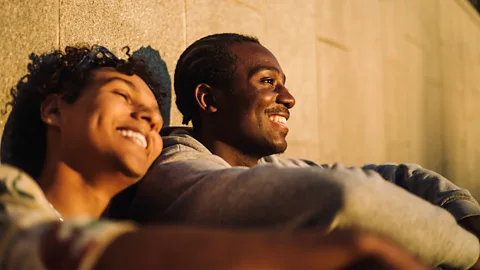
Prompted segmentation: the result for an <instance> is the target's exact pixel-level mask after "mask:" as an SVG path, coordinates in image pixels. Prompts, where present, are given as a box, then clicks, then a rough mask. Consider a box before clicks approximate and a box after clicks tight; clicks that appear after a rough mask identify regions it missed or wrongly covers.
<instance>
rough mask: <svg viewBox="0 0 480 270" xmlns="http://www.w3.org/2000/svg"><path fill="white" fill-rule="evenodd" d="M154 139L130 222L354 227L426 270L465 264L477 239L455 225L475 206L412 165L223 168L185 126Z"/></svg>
mask: <svg viewBox="0 0 480 270" xmlns="http://www.w3.org/2000/svg"><path fill="white" fill-rule="evenodd" d="M163 140H164V150H163V152H162V154H161V156H160V157H159V158H158V159H157V160H156V162H155V163H154V165H153V166H152V167H151V169H150V171H149V172H148V173H147V176H146V177H145V178H144V179H143V180H142V181H141V182H140V184H139V186H138V190H137V195H136V197H135V199H134V201H133V203H132V205H131V209H130V218H133V219H134V220H136V221H138V222H140V223H151V222H155V223H169V224H190V225H200V226H222V227H236V228H238V227H240V228H278V229H286V230H292V229H311V228H316V229H320V230H324V231H326V232H328V231H332V230H334V229H338V228H347V229H360V230H365V231H371V232H374V233H376V234H379V235H381V236H383V237H386V238H388V239H390V240H392V241H393V242H395V243H396V244H398V245H399V246H400V247H402V248H404V249H405V250H408V251H409V252H411V253H412V254H413V255H415V256H418V258H420V259H421V260H422V261H423V262H425V263H426V264H428V265H431V266H438V265H447V266H449V267H453V268H459V269H465V268H468V267H470V266H472V265H473V264H474V263H475V262H476V261H477V259H478V256H479V253H480V246H479V241H478V239H477V238H476V237H475V236H474V235H472V234H471V233H469V232H467V231H466V230H464V229H462V228H461V227H460V226H459V225H457V222H456V220H460V219H462V218H465V217H468V216H473V215H480V208H479V206H478V203H477V202H476V201H475V199H473V198H472V196H471V195H470V193H469V192H468V191H467V190H464V189H461V188H459V187H457V186H456V185H454V184H453V183H451V182H450V181H448V180H447V179H445V178H444V177H442V176H440V175H438V174H436V173H434V172H432V171H428V170H425V169H423V168H421V167H419V166H414V165H408V166H407V165H399V166H397V165H380V166H376V165H367V166H364V167H362V168H345V167H343V166H341V165H335V166H319V165H317V164H315V163H313V162H308V161H304V160H299V159H284V158H278V157H276V156H269V157H266V158H264V159H262V160H261V161H260V162H259V165H257V166H254V167H252V168H247V167H232V166H230V165H229V164H228V163H227V162H226V161H225V160H223V159H222V158H221V157H219V156H216V155H213V154H212V153H211V152H210V151H209V150H208V149H207V148H206V147H205V146H203V145H202V144H201V143H200V142H199V141H197V140H196V139H195V138H193V137H192V136H191V135H190V134H189V130H188V129H185V128H178V129H174V130H173V132H172V133H170V134H169V135H168V136H164V137H163ZM385 180H387V181H385ZM392 183H393V184H392ZM398 186H401V187H402V188H399V187H398ZM415 195H416V196H415Z"/></svg>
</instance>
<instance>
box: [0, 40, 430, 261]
mask: <svg viewBox="0 0 480 270" xmlns="http://www.w3.org/2000/svg"><path fill="white" fill-rule="evenodd" d="M31 58H32V63H31V64H29V66H28V71H29V73H28V74H27V75H26V76H25V77H23V78H22V79H21V80H20V81H19V83H18V85H17V87H16V88H14V89H13V90H12V97H13V100H12V102H11V105H12V112H11V114H10V116H9V120H8V123H7V125H6V128H5V132H4V135H3V138H2V149H1V150H2V152H1V153H2V162H3V163H9V164H12V165H15V166H17V167H19V168H21V169H22V170H24V171H25V172H27V173H28V175H27V174H25V173H23V172H21V171H19V170H18V169H15V168H13V167H10V166H7V165H1V166H0V228H1V229H0V268H1V269H92V268H94V267H95V268H97V269H252V268H256V269H298V268H300V269H338V268H343V267H354V266H358V265H365V264H367V265H369V266H382V267H386V268H392V267H393V268H405V267H411V268H417V269H423V267H422V265H420V264H419V263H417V262H416V261H415V260H414V259H412V258H411V257H410V256H409V255H407V254H404V253H403V252H402V251H401V250H399V249H398V248H396V247H395V246H393V245H391V244H389V243H388V242H386V241H384V240H382V239H379V238H378V237H376V236H372V235H370V234H365V233H349V232H343V233H339V234H336V235H332V236H329V237H322V235H314V234H299V235H287V234H280V233H275V232H265V231H258V232H236V233H232V232H229V231H220V230H198V229H197V230H194V229H189V228H159V227H148V228H137V227H135V226H134V225H133V224H130V223H125V222H111V221H100V220H98V217H99V216H100V214H101V213H102V212H103V211H104V210H105V207H106V206H107V204H108V203H109V202H110V199H111V198H112V197H113V196H114V195H115V194H116V193H118V192H119V191H121V190H123V189H125V188H126V187H128V186H129V185H131V184H133V183H135V182H136V181H138V180H139V179H140V178H141V177H142V176H143V175H144V174H145V172H146V170H147V168H148V167H149V166H150V165H151V163H152V162H153V161H154V159H156V158H157V157H158V155H159V154H160V151H161V150H162V140H161V138H160V135H159V131H160V128H161V126H162V117H161V115H160V113H159V106H158V104H159V103H160V101H159V100H157V99H158V97H159V91H158V89H159V88H158V84H157V83H156V82H155V81H154V80H152V78H151V76H150V75H149V72H148V70H147V69H146V66H145V63H144V62H143V61H141V60H139V59H136V58H134V57H129V58H128V60H121V59H118V58H117V57H116V56H114V55H113V54H112V53H111V52H110V51H108V50H107V49H106V48H104V47H100V46H95V47H93V48H89V47H84V46H79V47H67V48H66V50H65V52H62V51H54V52H52V53H49V54H44V55H40V56H38V55H33V54H32V56H31ZM31 177H33V179H32V178H31ZM78 218H81V219H80V220H79V219H78ZM397 256H398V257H397Z"/></svg>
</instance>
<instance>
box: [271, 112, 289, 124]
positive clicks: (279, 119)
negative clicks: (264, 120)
mask: <svg viewBox="0 0 480 270" xmlns="http://www.w3.org/2000/svg"><path fill="white" fill-rule="evenodd" d="M268 119H270V121H273V122H275V123H279V124H282V125H285V126H286V125H287V118H286V117H285V116H282V115H278V114H274V115H269V116H268Z"/></svg>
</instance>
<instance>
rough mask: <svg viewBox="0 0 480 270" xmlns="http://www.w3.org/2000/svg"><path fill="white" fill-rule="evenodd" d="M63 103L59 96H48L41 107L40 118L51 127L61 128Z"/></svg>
mask: <svg viewBox="0 0 480 270" xmlns="http://www.w3.org/2000/svg"><path fill="white" fill-rule="evenodd" d="M62 102H63V100H62V98H61V97H60V96H59V95H55V94H52V95H48V96H47V97H46V98H45V100H43V102H42V104H41V105H40V117H41V118H42V120H43V122H44V123H45V124H47V125H49V126H55V127H60V105H61V103H62Z"/></svg>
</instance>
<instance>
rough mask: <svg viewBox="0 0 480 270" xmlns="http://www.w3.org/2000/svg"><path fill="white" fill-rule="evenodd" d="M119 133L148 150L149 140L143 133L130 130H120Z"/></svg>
mask: <svg viewBox="0 0 480 270" xmlns="http://www.w3.org/2000/svg"><path fill="white" fill-rule="evenodd" d="M118 132H120V134H121V135H122V136H123V137H128V138H132V139H133V141H134V142H136V143H137V144H138V145H140V146H141V147H143V148H147V139H146V138H145V136H143V135H142V134H141V133H138V132H136V131H133V130H129V129H119V130H118Z"/></svg>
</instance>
